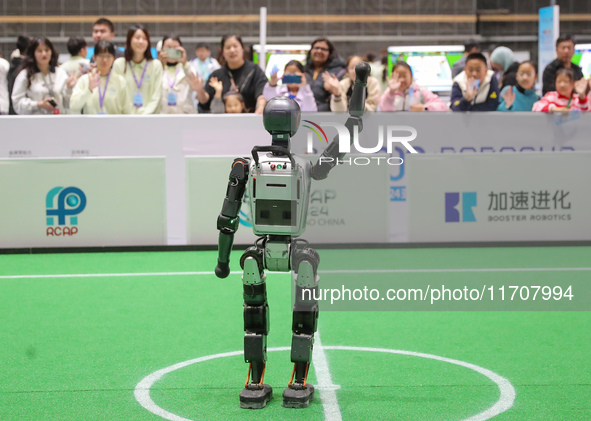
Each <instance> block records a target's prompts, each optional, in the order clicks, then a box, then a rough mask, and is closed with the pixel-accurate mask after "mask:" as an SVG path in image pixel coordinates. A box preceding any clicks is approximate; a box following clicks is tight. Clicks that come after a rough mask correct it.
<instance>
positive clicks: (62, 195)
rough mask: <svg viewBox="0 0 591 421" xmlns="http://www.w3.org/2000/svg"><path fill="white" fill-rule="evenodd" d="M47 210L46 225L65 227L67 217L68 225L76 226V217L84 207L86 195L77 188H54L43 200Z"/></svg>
mask: <svg viewBox="0 0 591 421" xmlns="http://www.w3.org/2000/svg"><path fill="white" fill-rule="evenodd" d="M45 206H46V208H47V211H46V215H47V225H50V226H51V225H54V224H55V219H56V218H57V225H60V226H61V225H66V223H67V222H66V219H67V217H69V219H70V220H69V225H78V217H77V216H76V215H78V214H80V213H81V212H82V211H83V210H84V208H85V207H86V195H85V194H84V192H83V191H82V190H80V189H79V188H77V187H66V188H63V187H54V188H53V189H51V190H50V191H49V193H47V197H46V199H45Z"/></svg>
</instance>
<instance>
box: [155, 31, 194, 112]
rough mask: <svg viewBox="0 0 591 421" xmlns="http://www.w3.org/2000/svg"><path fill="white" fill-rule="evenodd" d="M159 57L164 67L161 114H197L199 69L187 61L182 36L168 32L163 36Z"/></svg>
mask: <svg viewBox="0 0 591 421" xmlns="http://www.w3.org/2000/svg"><path fill="white" fill-rule="evenodd" d="M159 59H160V61H161V62H162V67H163V68H164V70H163V74H164V76H163V77H162V110H161V111H160V113H161V114H195V113H196V112H197V108H196V107H195V103H194V102H193V99H194V97H195V91H194V90H193V87H192V86H191V84H195V83H196V79H197V78H196V75H197V71H196V70H194V69H193V68H192V66H191V65H190V64H189V63H188V62H187V52H186V51H185V49H184V48H183V43H182V42H181V38H180V37H179V36H178V35H176V34H168V35H165V36H164V38H162V50H161V51H160V52H159Z"/></svg>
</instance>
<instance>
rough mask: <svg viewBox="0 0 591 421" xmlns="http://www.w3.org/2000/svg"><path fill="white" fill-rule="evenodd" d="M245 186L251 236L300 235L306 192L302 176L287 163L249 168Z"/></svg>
mask: <svg viewBox="0 0 591 421" xmlns="http://www.w3.org/2000/svg"><path fill="white" fill-rule="evenodd" d="M250 174H251V178H250V181H249V184H248V189H249V191H248V192H249V196H250V208H251V210H250V211H251V217H252V222H253V229H254V232H255V234H257V235H263V234H286V235H291V236H296V235H300V234H301V233H302V232H303V231H304V229H305V223H306V216H307V203H308V191H307V190H308V189H307V185H306V178H305V172H304V171H303V170H302V168H301V167H300V166H296V168H295V169H294V168H292V164H291V162H290V161H289V159H286V160H285V161H283V160H282V159H281V158H279V159H274V160H269V161H263V162H260V164H259V166H258V167H257V166H256V165H253V166H252V167H251V171H250Z"/></svg>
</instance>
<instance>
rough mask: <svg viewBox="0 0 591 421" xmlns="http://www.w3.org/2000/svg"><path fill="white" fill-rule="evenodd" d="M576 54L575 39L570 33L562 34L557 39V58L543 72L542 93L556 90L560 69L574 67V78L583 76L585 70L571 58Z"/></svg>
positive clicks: (578, 78)
mask: <svg viewBox="0 0 591 421" xmlns="http://www.w3.org/2000/svg"><path fill="white" fill-rule="evenodd" d="M574 55H575V41H574V40H573V38H572V37H571V36H570V35H562V36H560V37H559V38H558V39H557V40H556V56H557V58H556V60H554V61H553V62H552V63H550V64H549V65H547V66H546V68H545V69H544V73H543V74H542V95H546V94H547V93H548V92H551V91H556V86H555V82H556V75H557V74H558V73H557V72H558V69H563V68H564V69H572V70H573V74H574V78H575V79H574V80H575V81H577V80H580V79H582V78H583V70H582V69H581V68H580V67H579V66H577V65H576V64H574V63H572V62H571V60H572V59H573V56H574Z"/></svg>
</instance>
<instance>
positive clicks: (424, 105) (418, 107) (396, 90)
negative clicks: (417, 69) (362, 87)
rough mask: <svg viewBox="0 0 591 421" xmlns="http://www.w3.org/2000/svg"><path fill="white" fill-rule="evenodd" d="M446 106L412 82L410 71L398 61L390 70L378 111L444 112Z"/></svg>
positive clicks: (435, 96)
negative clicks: (390, 73) (386, 86)
mask: <svg viewBox="0 0 591 421" xmlns="http://www.w3.org/2000/svg"><path fill="white" fill-rule="evenodd" d="M446 110H447V104H446V103H445V102H443V101H442V100H441V99H440V98H439V97H438V96H437V95H435V94H434V93H433V92H431V91H430V90H429V89H427V88H421V87H420V86H419V85H417V84H416V83H415V82H414V81H413V76H412V69H411V67H410V66H409V65H408V64H407V63H406V62H404V61H399V62H397V63H396V64H395V65H394V68H393V69H392V77H391V78H390V80H389V81H388V88H387V89H386V92H384V95H382V99H381V100H380V111H446Z"/></svg>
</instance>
